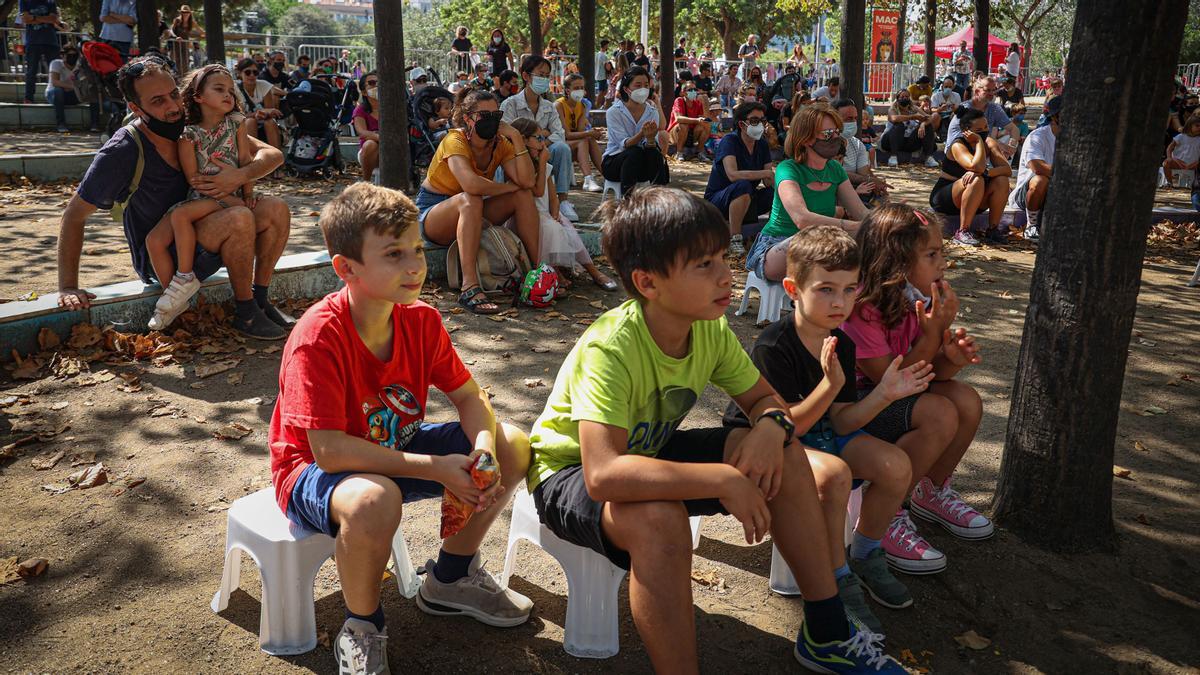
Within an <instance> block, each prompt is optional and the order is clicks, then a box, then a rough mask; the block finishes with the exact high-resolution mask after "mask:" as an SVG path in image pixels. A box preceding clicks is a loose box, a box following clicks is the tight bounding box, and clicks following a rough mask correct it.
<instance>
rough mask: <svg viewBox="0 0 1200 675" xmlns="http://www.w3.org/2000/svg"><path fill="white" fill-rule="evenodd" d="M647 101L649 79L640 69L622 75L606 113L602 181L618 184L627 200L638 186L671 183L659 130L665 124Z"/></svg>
mask: <svg viewBox="0 0 1200 675" xmlns="http://www.w3.org/2000/svg"><path fill="white" fill-rule="evenodd" d="M649 99H650V76H649V74H647V73H646V69H645V68H642V67H641V66H633V67H632V68H630V69H629V70H628V71H626V72H625V77H623V78H622V79H621V83H620V86H619V88H618V93H617V98H616V100H614V101H613V104H612V105H611V106H610V107H609V108H608V110H606V111H605V114H604V117H605V120H606V122H605V124H606V126H607V132H608V145H607V146H605V148H604V157H603V158H602V161H601V171H602V172H603V174H604V178H605V180H610V181H613V182H615V183H620V184H621V194H622V195H623V196H625V197H628V196H629V195H630V193H632V192H633V189H634V186H635V185H637V184H638V183H644V182H654V183H657V184H658V185H666V184H667V183H669V182H670V181H671V171H670V169H669V168H668V167H667V157H666V152H667V150H666V148H664V147H662V145H663V139H662V138H661V137H660V135H659V129H660V128H663V127H665V126H666V120H664V119H663V118H662V114H661V113H660V112H659V110H658V106H657V104H655V103H654V102H653V101H651V100H649Z"/></svg>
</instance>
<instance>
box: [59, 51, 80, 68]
mask: <svg viewBox="0 0 1200 675" xmlns="http://www.w3.org/2000/svg"><path fill="white" fill-rule="evenodd" d="M78 62H79V55H78V54H67V55H66V56H63V63H65V64H67V67H68V68H74V67H75V64H76V63H78Z"/></svg>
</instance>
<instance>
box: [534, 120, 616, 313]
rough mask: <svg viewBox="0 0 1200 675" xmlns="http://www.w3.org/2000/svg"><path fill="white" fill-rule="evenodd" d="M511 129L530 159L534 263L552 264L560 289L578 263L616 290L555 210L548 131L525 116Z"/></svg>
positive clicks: (606, 287)
mask: <svg viewBox="0 0 1200 675" xmlns="http://www.w3.org/2000/svg"><path fill="white" fill-rule="evenodd" d="M513 128H514V129H516V130H517V131H519V132H521V136H522V137H523V138H524V139H525V147H527V148H529V158H530V159H531V160H533V174H534V175H533V201H534V203H535V204H536V205H537V209H538V218H539V222H540V224H541V227H540V231H541V246H540V248H541V258H540V259H539V260H538V261H536V262H538V263H541V264H544V265H551V266H553V267H555V268H556V269H557V271H558V275H559V280H560V283H561V284H562V285H563V287H564V288H569V287H570V286H571V279H572V278H573V277H574V276H575V267H576V265H578V266H580V267H582V268H583V269H584V271H586V272H587V273H588V275H590V276H591V277H592V281H594V282H595V283H596V285H597V286H599V287H601V288H603V289H604V290H606V291H615V290H617V282H615V281H613V280H612V279H609V278H608V277H607V276H605V274H604V273H603V272H601V271H600V269H599V268H597V267H596V264H595V263H594V262H593V261H592V256H591V255H589V254H588V252H587V247H586V246H584V243H583V239H582V238H580V236H579V233H578V232H577V231H576V230H575V227H574V226H573V225H571V221H570V220H568V219H567V218H566V217H564V216H563V215H562V214H561V213H560V212H559V210H558V195H557V194H555V192H554V186H553V185H551V184H550V181H551V177H552V174H553V172H554V167H553V166H551V165H550V163H549V161H550V150H549V147H550V145H549V134H550V132H549V131H548V130H546V129H542V128H540V127H538V125H537V122H534V121H533V120H531V119H529V118H528V117H522V118H520V119H517V120H514V121H513Z"/></svg>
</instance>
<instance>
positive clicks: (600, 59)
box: [595, 50, 608, 82]
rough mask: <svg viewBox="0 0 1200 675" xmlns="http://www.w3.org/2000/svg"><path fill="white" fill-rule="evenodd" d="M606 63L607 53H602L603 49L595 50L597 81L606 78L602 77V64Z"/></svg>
mask: <svg viewBox="0 0 1200 675" xmlns="http://www.w3.org/2000/svg"><path fill="white" fill-rule="evenodd" d="M606 63H608V54H606V53H604V50H600V51H598V52H596V73H595V78H596V81H597V82H603V81H604V80H605V79H606V78H605V77H604V64H606Z"/></svg>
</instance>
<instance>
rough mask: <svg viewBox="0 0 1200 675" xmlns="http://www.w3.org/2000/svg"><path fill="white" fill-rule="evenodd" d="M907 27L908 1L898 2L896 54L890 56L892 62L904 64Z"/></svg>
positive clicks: (901, 0)
mask: <svg viewBox="0 0 1200 675" xmlns="http://www.w3.org/2000/svg"><path fill="white" fill-rule="evenodd" d="M907 27H908V0H900V16H899V18H897V19H896V53H895V54H892V60H894V61H895V62H896V63H904V57H905V56H906V55H907V54H906V52H905V51H904V31H905V29H906V28H907Z"/></svg>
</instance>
